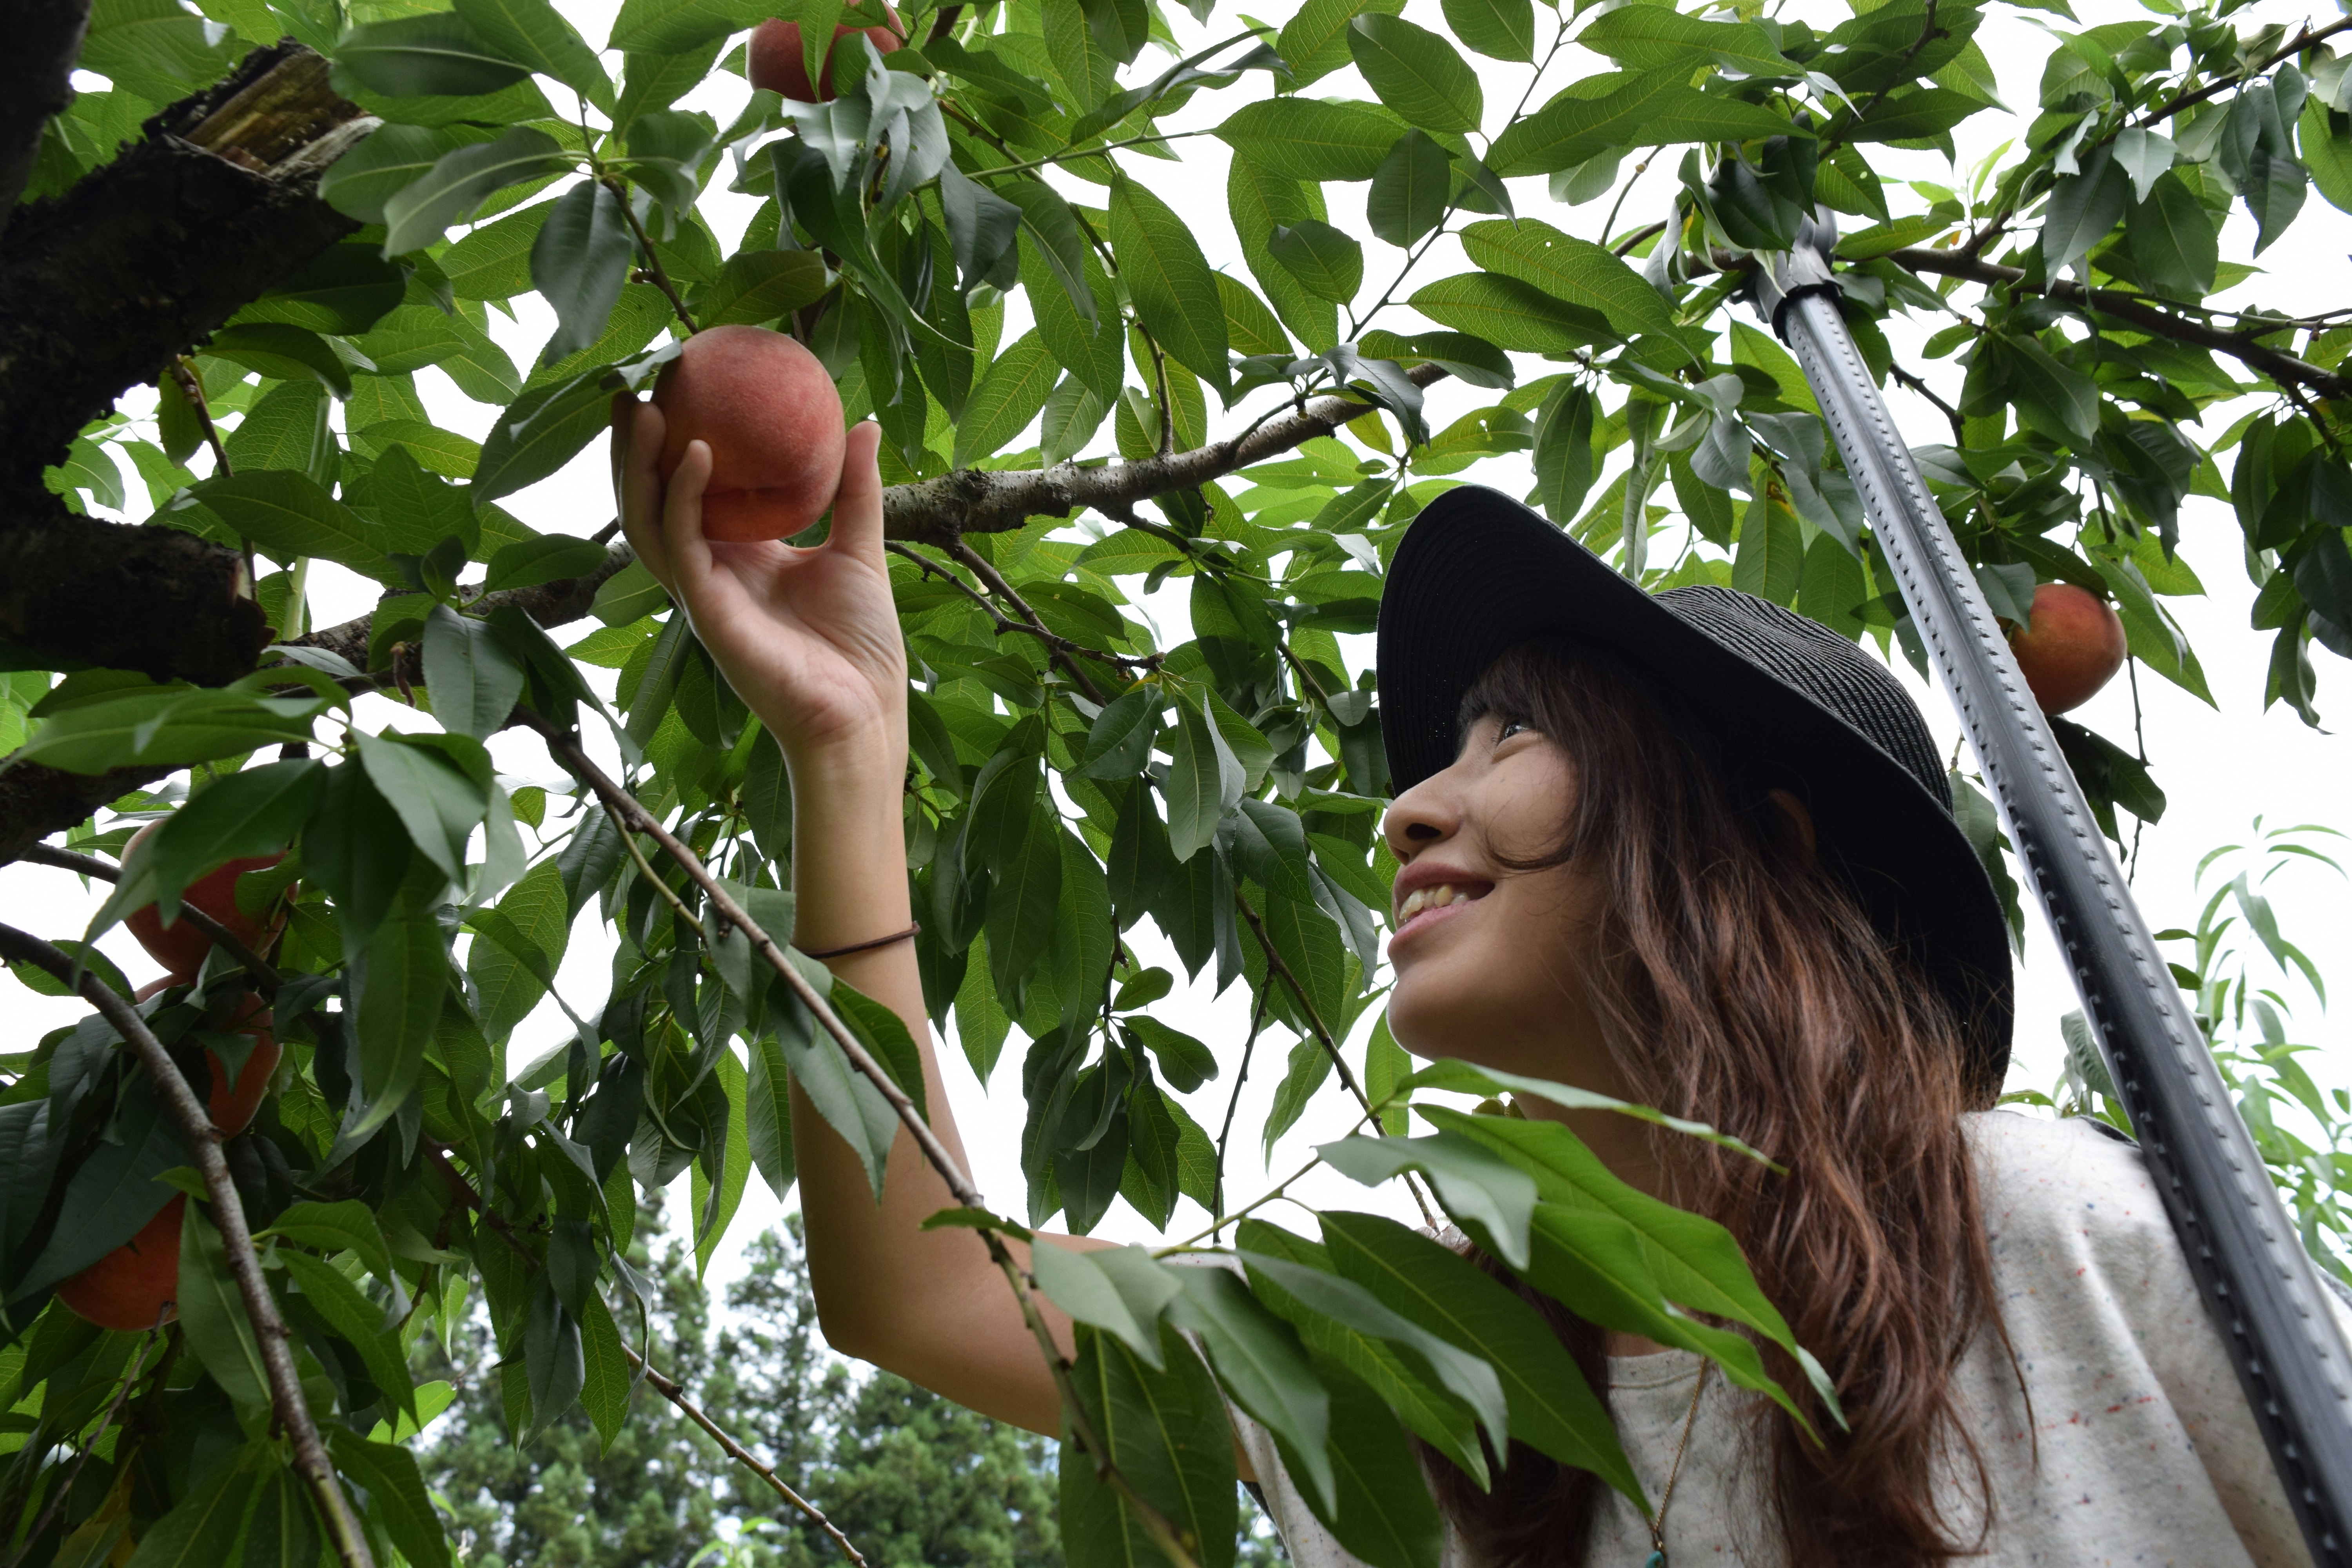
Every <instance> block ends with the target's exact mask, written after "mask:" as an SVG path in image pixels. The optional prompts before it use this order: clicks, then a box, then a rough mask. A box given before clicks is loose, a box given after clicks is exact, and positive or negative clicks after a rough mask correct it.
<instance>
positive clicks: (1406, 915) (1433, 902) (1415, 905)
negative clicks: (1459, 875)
mask: <svg viewBox="0 0 2352 1568" xmlns="http://www.w3.org/2000/svg"><path fill="white" fill-rule="evenodd" d="M1475 897H1476V895H1475V894H1474V893H1472V892H1471V891H1470V890H1469V889H1466V888H1457V887H1455V886H1454V884H1453V883H1451V882H1440V883H1438V884H1437V885H1436V886H1435V887H1432V888H1415V889H1413V890H1412V892H1410V893H1407V894H1406V895H1405V896H1404V902H1403V903H1402V904H1399V905H1398V906H1397V923H1398V924H1399V925H1402V924H1403V923H1404V922H1405V921H1409V920H1411V919H1412V917H1413V916H1415V915H1417V914H1419V913H1421V911H1422V910H1442V909H1444V908H1445V907H1446V906H1447V905H1449V904H1466V903H1468V902H1469V901H1470V900H1472V899H1473V898H1475Z"/></svg>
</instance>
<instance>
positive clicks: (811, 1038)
mask: <svg viewBox="0 0 2352 1568" xmlns="http://www.w3.org/2000/svg"><path fill="white" fill-rule="evenodd" d="M810 967H814V965H811V966H810ZM805 972H806V971H805V970H803V973H805ZM819 973H823V971H822V970H820V971H819ZM827 984H830V977H828V978H827ZM768 1005H769V1013H770V1016H771V1017H772V1018H773V1019H774V1020H775V1023H776V1030H777V1039H778V1041H779V1043H780V1044H781V1045H782V1047H783V1050H784V1058H785V1060H786V1061H787V1062H788V1063H790V1064H791V1067H792V1076H793V1082H795V1083H797V1084H798V1085H800V1088H801V1092H802V1093H803V1094H805V1095H807V1096H808V1098H809V1103H810V1104H811V1105H813V1106H814V1107H815V1108H816V1111H817V1114H818V1115H820V1116H822V1117H824V1121H825V1125H827V1126H829V1127H831V1128H832V1129H833V1130H834V1131H835V1132H837V1133H839V1134H840V1135H841V1140H842V1142H845V1143H847V1144H848V1145H849V1147H850V1149H851V1150H852V1151H853V1152H855V1153H856V1155H857V1158H858V1161H859V1163H862V1164H863V1165H864V1166H865V1167H866V1180H867V1181H869V1182H871V1183H872V1184H873V1186H874V1201H875V1202H876V1203H877V1204H879V1203H880V1202H881V1201H882V1177H883V1173H884V1168H885V1167H886V1166H887V1164H888V1163H889V1158H890V1144H891V1142H892V1140H894V1139H895V1138H897V1137H898V1112H897V1111H895V1110H892V1109H891V1108H890V1102H889V1101H888V1100H885V1099H884V1098H883V1097H882V1091H881V1090H880V1089H877V1088H876V1087H875V1086H874V1085H873V1084H872V1083H870V1082H868V1081H867V1080H866V1079H865V1078H863V1077H862V1076H860V1075H859V1074H858V1072H857V1071H856V1069H855V1068H852V1067H851V1066H850V1065H849V1058H847V1057H845V1056H843V1055H842V1054H841V1047H840V1046H839V1045H837V1044H836V1043H835V1040H834V1038H833V1037H832V1036H831V1035H830V1034H827V1033H826V1032H825V1031H824V1029H822V1028H821V1027H819V1026H817V1023H816V1020H815V1019H814V1017H812V1016H810V1015H809V1012H808V1010H807V1009H806V1008H804V1007H803V1006H802V1005H801V1004H800V1001H799V999H798V998H797V997H795V996H794V995H793V994H792V992H791V991H790V990H789V989H787V988H786V986H785V984H784V983H783V981H782V977H781V976H779V977H778V979H777V982H776V984H775V988H774V989H773V990H772V992H770V994H769V1004H768Z"/></svg>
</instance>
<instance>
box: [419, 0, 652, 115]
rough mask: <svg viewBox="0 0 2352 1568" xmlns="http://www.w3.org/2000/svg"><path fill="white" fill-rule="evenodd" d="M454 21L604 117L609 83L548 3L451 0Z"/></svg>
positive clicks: (590, 52) (610, 95)
mask: <svg viewBox="0 0 2352 1568" xmlns="http://www.w3.org/2000/svg"><path fill="white" fill-rule="evenodd" d="M455 4H456V5H457V15H458V16H459V17H460V18H461V19H462V20H464V21H465V22H466V23H467V25H469V26H472V28H473V29H474V31H475V33H476V34H477V35H478V36H479V37H481V38H482V39H483V40H484V41H485V42H487V43H488V45H489V46H490V47H492V48H494V49H496V50H498V51H499V53H500V54H502V55H504V56H506V57H507V58H509V59H511V60H515V61H517V62H519V63H520V64H522V65H527V66H529V67H530V68H531V69H532V70H534V71H536V72H538V73H539V74H540V75H541V76H549V77H553V78H554V79H556V80H557V81H560V82H562V84H563V85H564V86H566V87H568V88H570V89H572V91H574V92H576V93H578V94H580V96H581V97H583V98H584V99H586V100H588V101H589V102H591V103H593V104H594V105H595V106H596V107H597V108H599V109H601V110H604V112H605V113H606V114H607V115H610V114H611V113H612V112H613V110H614V98H613V79H612V78H610V77H608V76H606V75H605V74H604V67H603V66H602V65H601V64H599V63H598V62H597V59H596V51H595V50H593V49H592V48H590V47H588V42H587V40H586V39H584V38H583V37H581V36H580V34H579V32H578V30H577V29H575V28H574V27H573V26H572V24H571V23H570V22H567V21H565V20H564V19H563V16H562V13H561V12H559V11H557V10H556V8H555V7H554V6H553V5H550V4H548V0H455Z"/></svg>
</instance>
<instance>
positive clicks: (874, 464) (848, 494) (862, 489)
mask: <svg viewBox="0 0 2352 1568" xmlns="http://www.w3.org/2000/svg"><path fill="white" fill-rule="evenodd" d="M881 449H882V427H881V426H879V425H877V424H875V423H874V421H872V420H871V419H867V420H864V421H861V422H860V423H858V424H857V425H856V426H852V427H851V429H850V432H849V442H848V445H847V446H846V447H845V448H844V449H843V451H842V454H841V489H838V490H836V491H835V493H834V498H833V531H832V532H831V533H830V534H829V535H827V536H826V537H827V542H828V543H829V544H831V545H835V546H839V547H840V548H842V549H845V550H846V551H848V552H850V553H852V554H854V555H862V556H865V557H866V558H867V559H869V560H871V561H873V562H875V563H877V564H878V563H880V561H881V559H882V469H881V466H880V463H879V461H878V460H877V456H876V454H877V453H878V452H880V451H881Z"/></svg>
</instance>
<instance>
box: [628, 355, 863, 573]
mask: <svg viewBox="0 0 2352 1568" xmlns="http://www.w3.org/2000/svg"><path fill="white" fill-rule="evenodd" d="M653 400H654V403H655V405H656V406H657V407H659V408H660V409H661V411H662V416H663V418H664V420H665V422H666V423H665V426H664V429H663V436H662V447H661V458H660V462H659V465H658V467H659V469H660V473H661V477H662V478H663V479H665V480H667V479H669V478H670V477H671V476H672V475H674V474H675V473H677V466H678V464H679V463H680V462H681V461H682V460H683V459H684V458H685V457H686V448H687V445H688V443H689V442H692V441H700V442H702V443H703V444H704V445H705V446H707V447H709V448H710V482H709V488H708V489H705V490H704V491H703V496H702V531H703V537H705V538H706V539H710V540H714V541H719V542H729V543H745V542H756V541H760V540H769V539H789V538H791V537H792V536H793V535H794V534H796V533H799V532H800V531H803V529H805V528H807V527H808V526H809V525H810V524H811V523H813V522H814V521H816V520H817V519H819V518H820V517H823V516H824V513H825V511H826V509H828V508H829V507H831V506H832V505H833V498H834V492H835V490H836V489H839V487H840V484H841V461H842V453H843V450H844V443H845V441H846V439H847V432H846V431H845V430H844V428H843V426H842V422H841V395H840V394H839V393H838V392H836V391H835V389H834V384H833V379H832V377H830V376H828V375H826V374H825V373H824V365H823V364H822V363H819V362H818V360H817V357H816V356H815V355H814V354H813V353H809V352H808V350H807V349H805V348H803V347H802V346H801V345H800V344H799V343H798V342H794V341H793V339H791V338H789V337H786V336H785V335H784V334H783V333H782V332H772V331H767V330H766V329H765V328H761V327H709V328H706V329H704V330H703V331H699V332H697V333H696V334H695V335H694V336H693V337H691V338H688V340H687V342H686V346H685V347H684V348H683V349H682V350H681V351H680V352H679V353H678V356H677V359H675V360H673V361H671V362H670V363H669V364H668V365H667V366H666V367H664V369H663V371H662V374H661V377H660V379H659V381H658V382H657V383H656V384H655V387H654V398H653Z"/></svg>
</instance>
